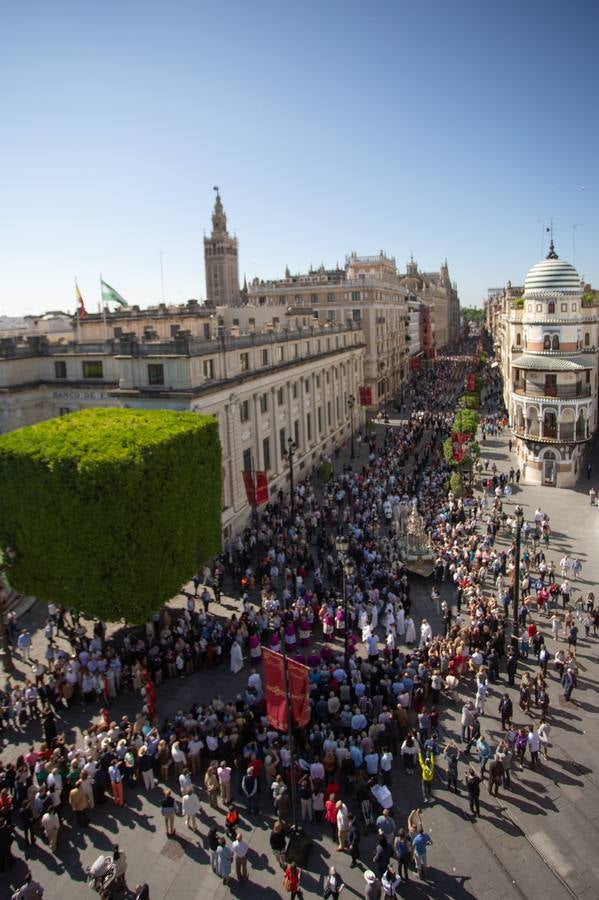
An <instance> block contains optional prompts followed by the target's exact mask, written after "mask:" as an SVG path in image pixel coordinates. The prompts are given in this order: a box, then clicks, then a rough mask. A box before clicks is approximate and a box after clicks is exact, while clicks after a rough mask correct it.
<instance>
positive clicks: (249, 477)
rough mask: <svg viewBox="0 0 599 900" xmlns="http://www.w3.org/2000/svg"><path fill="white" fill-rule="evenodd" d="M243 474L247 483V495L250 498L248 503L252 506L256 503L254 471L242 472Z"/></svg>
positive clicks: (244, 481) (245, 483)
mask: <svg viewBox="0 0 599 900" xmlns="http://www.w3.org/2000/svg"><path fill="white" fill-rule="evenodd" d="M241 474H242V475H243V483H244V485H245V495H246V497H247V498H248V503H249V504H250V506H255V505H256V488H255V486H254V473H253V472H248V471H246V472H242V473H241Z"/></svg>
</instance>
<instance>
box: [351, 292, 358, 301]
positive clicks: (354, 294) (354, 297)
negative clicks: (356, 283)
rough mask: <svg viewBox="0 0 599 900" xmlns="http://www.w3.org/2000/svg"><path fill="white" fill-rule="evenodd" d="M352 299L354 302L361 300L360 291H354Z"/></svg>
mask: <svg viewBox="0 0 599 900" xmlns="http://www.w3.org/2000/svg"><path fill="white" fill-rule="evenodd" d="M351 298H352V300H359V299H360V291H352V292H351Z"/></svg>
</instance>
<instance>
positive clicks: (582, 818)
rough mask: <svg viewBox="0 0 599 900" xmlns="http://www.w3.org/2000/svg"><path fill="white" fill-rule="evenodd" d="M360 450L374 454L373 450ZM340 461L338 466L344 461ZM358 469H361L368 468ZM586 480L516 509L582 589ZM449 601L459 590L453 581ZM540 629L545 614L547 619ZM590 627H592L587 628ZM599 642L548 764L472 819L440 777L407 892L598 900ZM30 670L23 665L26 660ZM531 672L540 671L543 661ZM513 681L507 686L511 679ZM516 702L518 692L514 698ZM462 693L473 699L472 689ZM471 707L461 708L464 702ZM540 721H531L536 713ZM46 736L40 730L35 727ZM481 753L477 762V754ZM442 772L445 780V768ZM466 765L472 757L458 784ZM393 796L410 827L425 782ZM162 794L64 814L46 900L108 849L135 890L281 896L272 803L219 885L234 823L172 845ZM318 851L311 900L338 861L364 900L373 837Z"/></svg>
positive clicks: (453, 713) (494, 449) (196, 693)
mask: <svg viewBox="0 0 599 900" xmlns="http://www.w3.org/2000/svg"><path fill="white" fill-rule="evenodd" d="M362 452H364V451H363V450H362ZM485 453H486V454H487V455H488V456H489V458H490V459H491V460H493V459H495V460H496V461H497V465H498V467H499V469H500V471H501V470H502V469H503V470H507V468H509V465H510V464H511V463H514V464H515V458H513V459H512V460H509V457H508V453H507V437H506V436H504V437H501V438H498V439H495V440H489V441H487V443H486V445H485ZM342 461H343V457H341V458H340V460H338V461H337V463H336V465H339V464H340V463H341V462H342ZM357 462H358V461H357ZM587 490H588V486H587V484H586V482H583V483H582V484H581V486H580V489H579V490H559V491H557V490H555V489H553V488H533V487H526V486H522V487H520V488H519V489H515V491H514V496H513V498H512V504H511V505H512V506H513V505H515V504H516V503H520V504H521V505H522V506H523V508H524V510H525V513H526V514H527V517H531V516H532V514H533V513H534V510H535V508H536V506H537V504H538V505H540V506H541V508H542V509H543V510H544V511H546V512H548V513H549V515H550V516H551V525H552V528H553V534H552V538H551V543H550V548H549V553H548V554H547V559H548V560H549V559H551V558H553V559H554V560H555V562H556V563H557V562H559V559H560V558H561V556H562V555H563V553H564V551H567V552H569V553H572V554H575V555H577V556H578V557H579V558H580V559H581V560H582V561H583V564H584V567H583V572H582V577H581V579H580V588H581V589H582V590H583V591H585V592H586V591H588V590H589V589H593V590H595V592H596V585H597V582H598V580H599V554H598V553H597V546H598V545H597V536H598V535H597V532H598V529H599V509H597V508H591V507H590V506H589V503H588V496H587V493H586V492H587ZM412 593H413V600H414V603H413V607H414V611H415V615H416V623H417V627H418V626H419V624H420V620H421V618H422V617H423V616H426V617H427V618H428V619H429V620H432V621H433V623H434V624H435V625H436V626H437V627H438V625H439V622H438V619H437V618H436V616H435V613H434V610H433V609H432V604H431V602H430V583H429V582H428V581H426V580H423V579H419V578H417V577H415V578H414V579H413V580H412ZM444 593H445V594H446V596H448V597H449V596H450V591H449V587H448V586H445V587H444ZM223 602H224V607H223V608H222V609H221V610H219V612H220V613H221V614H222V615H227V616H229V615H230V614H231V612H232V611H233V610H235V609H237V608H238V603H237V601H236V600H234V599H231V598H224V600H223ZM43 614H44V610H43V609H42V608H40V605H39V604H38V605H37V606H36V607H34V608H32V609H31V610H30V611H29V612H28V613H26V614H25V615H24V616H23V619H22V622H23V624H24V625H26V626H27V627H30V628H31V629H32V631H34V630H36V634H35V640H34V644H35V647H36V648H38V652H39V649H41V648H42V647H43V641H42V640H41V634H40V627H41V626H43ZM537 623H538V619H537ZM540 625H541V628H542V630H543V631H544V633H545V636H546V640H547V642H548V646H549V647H550V649H552V650H553V649H554V645H553V641H552V640H551V637H550V635H549V634H548V629H547V626H546V624H545V620H542V621H541V622H540ZM581 630H582V629H581ZM596 647H597V642H596V641H595V640H594V639H592V638H591V639H590V641H587V640H585V639H584V637H583V638H582V639H581V640H579V651H578V656H579V660H580V669H581V678H580V682H579V688H578V690H577V691H575V693H574V702H573V703H571V704H564V703H561V702H560V691H559V685H558V683H557V680H556V677H555V674H554V673H553V671H552V670H551V669H550V686H549V693H550V698H551V719H550V721H551V725H552V734H551V738H552V743H553V747H552V749H551V750H550V760H549V762H548V763H547V764H545V765H543V767H542V768H541V769H540V770H539V771H537V772H534V771H531V769H530V768H528V767H527V768H525V770H524V771H523V772H521V773H520V772H518V773H516V774H515V777H514V778H513V782H512V783H513V787H512V789H511V791H508V792H501V794H500V797H499V799H498V800H495V798H491V797H490V796H489V795H488V793H487V791H486V788H485V787H484V786H483V791H482V793H481V807H482V808H481V812H482V815H481V817H480V818H479V819H478V820H477V822H476V823H472V821H471V819H470V816H469V815H468V813H467V807H468V804H467V799H466V797H465V793H464V791H462V793H461V795H459V796H456V795H454V794H449V793H448V792H447V791H446V790H445V787H444V784H443V781H442V778H439V777H438V778H436V779H435V787H434V794H435V802H434V803H433V804H432V805H430V806H429V807H427V808H425V810H424V813H423V821H424V825H425V828H426V830H427V831H428V832H429V834H430V835H431V837H432V839H433V841H434V845H433V846H432V847H431V848H430V849H429V864H430V870H429V876H430V882H429V883H428V884H423V883H419V882H418V881H417V880H412V881H411V882H410V885H409V886H408V887H407V888H402V895H403V894H407V895H412V896H415V897H418V896H420V897H433V896H434V897H441V898H449V897H463V898H475V897H476V898H499V897H502V896H514V897H516V896H517V897H520V898H532V900H535V898H541V897H552V898H553V897H556V898H557V897H578V898H585V900H586V898H589V900H590V898H597V896H599V857H598V855H597V852H596V845H597V829H598V826H599V782H598V780H597V776H596V773H595V759H596V751H595V746H596V741H597V738H598V737H599V719H598V717H597V715H596V713H597V711H598V706H597V699H596V697H597V693H596V687H597V678H598V675H599V665H598V663H597V660H596V656H597V654H596ZM19 667H20V669H21V670H22V669H23V667H22V665H20V664H19ZM522 667H524V668H529V669H530V670H531V671H533V672H534V671H535V668H536V667H535V665H534V660H528V663H524V664H522ZM247 674H248V670H247V668H246V669H245V670H244V671H243V672H241V673H240V674H239V675H237V676H233V675H231V674H230V673H229V672H228V671H227V670H226V668H224V667H221V668H220V669H216V670H214V671H213V672H210V673H198V674H196V675H193V676H190V677H189V678H186V679H182V680H180V681H177V682H166V684H165V685H164V686H162V687H161V688H159V691H158V715H159V716H161V715H164V714H168V713H169V712H172V711H173V710H174V709H176V708H180V707H185V706H188V705H189V704H190V703H191V702H192V701H193V700H201V699H207V698H209V697H211V696H213V695H214V694H216V693H220V694H221V695H222V696H224V697H231V696H233V695H235V694H236V693H237V692H238V691H239V690H241V688H242V687H243V686H244V685H245V679H246V677H247ZM502 681H505V679H502ZM505 689H506V688H505V685H504V683H502V684H498V685H494V686H493V690H492V693H491V695H490V697H489V699H488V701H487V713H486V715H485V717H484V720H483V730H484V731H485V733H486V734H487V735H489V736H490V738H491V742H492V744H494V743H495V741H496V739H497V737H498V735H499V723H498V717H497V715H496V709H497V703H498V700H499V695H500V692H503V690H505ZM511 693H512V699H513V700H514V707H515V709H517V702H516V700H517V698H516V693H515V691H512V692H511ZM462 696H467V690H466V689H463V691H462ZM459 706H461V702H460V704H459ZM459 706H458V707H456V708H455V709H451V710H449V711H448V710H447V708H446V706H445V705H444V706H443V707H442V719H441V721H442V729H441V730H442V732H443V733H444V735H448V736H452V735H456V734H457V735H459ZM136 708H137V700H136V698H134V697H132V696H125V697H123V698H119V700H118V702H117V704H116V705H115V707H114V712H115V715H116V713H117V712H118V713H119V714H123V713H128V714H131V713H134V712H135V710H136ZM86 718H87V717H86V714H85V711H84V710H81V709H74V710H72V711H70V712H69V714H68V719H69V721H68V723H65V727H73V728H77V727H81V726H84V725H85V722H86ZM514 718H515V721H516V722H517V723H518V724H526V723H527V721H528V720H527V719H523V718H521V716H520V715H519V714H518V713H516V714H515V717H514ZM533 721H534V718H533ZM38 732H39V728H38ZM32 737H34V738H35V739H39V733H36V726H35V725H33V726H30V728H28V729H27V731H26V733H24V734H23V735H16V736H15V735H14V734H13V733H11V735H10V740H9V741H5V743H7V747H6V751H5V753H4V754H3V758H4V759H10V758H14V756H15V755H16V753H17V752H19V751H21V750H23V749H25V748H26V747H27V741H28V740H29V739H30V738H32ZM475 758H476V757H475ZM439 769H440V770H441V773H442V772H443V769H444V767H443V764H442V762H441V763H440V766H439ZM464 771H465V767H464V763H463V758H462V762H461V763H460V776H463V774H464ZM393 793H394V799H395V801H396V807H395V808H396V821H398V823H399V822H400V823H401V824H404V823H405V815H406V814H407V812H408V811H409V810H410V809H412V808H414V807H415V806H418V805H419V804H420V790H419V782H418V779H417V778H416V776H413V777H410V776H407V775H405V774H404V773H403V772H401V771H400V770H399V768H398V767H396V769H395V771H394V785H393ZM158 798H159V791H158V790H156V791H155V792H152V795H150V796H149V797H147V796H144V795H143V793H142V791H141V790H139V791H128V792H127V793H126V804H127V805H126V806H125V807H124V808H123V809H118V808H114V807H113V805H112V803H111V802H110V801H108V802H107V803H106V804H105V807H104V808H103V809H96V810H95V811H94V812H93V813H92V817H91V819H92V824H91V826H90V827H89V828H87V829H85V830H84V831H81V830H78V829H77V828H76V826H75V825H74V823H73V822H72V821H71V818H70V816H67V824H66V825H65V826H64V828H63V830H62V832H61V838H60V839H59V849H58V853H57V855H56V857H54V856H52V854H50V853H49V852H48V851H47V849H46V847H45V846H44V845H38V850H37V852H36V853H35V854H34V855H33V856H32V858H31V859H30V860H29V864H30V867H31V870H32V872H33V874H34V877H36V878H37V879H39V880H40V881H41V882H42V884H44V886H45V888H46V893H45V897H46V898H47V900H54V898H58V897H60V898H62V900H70V898H75V897H78V896H79V895H80V894H81V891H82V890H83V891H87V890H88V888H86V887H85V883H84V871H85V867H86V866H88V865H90V863H91V862H93V860H94V859H95V858H96V856H97V855H98V854H99V853H100V852H102V851H107V850H108V849H109V847H110V845H111V844H112V843H113V842H114V841H117V842H118V843H119V844H120V846H121V848H123V849H124V850H125V851H126V853H127V856H128V861H129V868H128V875H127V880H128V884H129V885H130V886H133V885H135V884H136V883H138V882H142V881H147V882H148V883H149V885H150V894H151V897H152V900H163V898H164V900H183V898H198V900H200V898H201V900H213V898H214V900H219V898H223V897H228V896H229V895H230V894H232V895H234V896H237V897H240V898H244V897H249V896H251V895H252V894H253V893H254V894H255V891H256V887H258V888H259V889H260V891H261V892H262V893H263V895H264V896H265V897H271V898H275V897H281V896H283V895H284V892H283V889H282V884H281V880H282V879H281V875H280V873H279V871H277V870H275V867H274V866H273V860H272V856H271V853H270V849H269V843H268V837H269V828H270V824H271V823H272V817H271V815H270V813H271V803H270V798H268V797H265V796H262V797H261V810H262V812H261V814H260V816H259V817H256V819H255V820H254V821H251V820H250V819H249V818H248V817H246V816H245V815H243V819H242V830H243V831H244V834H245V837H246V840H248V842H249V844H250V848H251V852H250V882H249V883H248V884H239V883H237V882H236V881H235V880H234V879H233V880H232V882H231V885H230V886H229V888H226V887H225V886H223V885H222V883H221V882H220V880H219V879H217V878H216V876H215V875H214V874H213V873H212V872H211V870H210V867H209V865H208V854H207V850H206V847H205V842H204V836H205V834H206V832H207V829H208V827H209V826H210V825H211V824H218V825H220V824H221V823H222V820H223V816H222V815H221V814H220V813H215V811H214V810H211V809H210V807H209V806H207V805H206V804H203V809H202V815H201V828H200V835H199V836H197V837H196V836H195V835H192V834H191V833H190V832H188V830H187V829H186V828H185V826H184V824H183V820H182V819H181V818H178V820H177V831H178V836H177V837H176V838H175V839H171V840H167V839H166V837H165V834H164V827H163V823H162V820H161V816H160V812H159V809H158V807H157V805H156V804H157V800H158ZM307 830H308V832H309V833H310V834H311V835H312V836H313V837H314V839H315V844H314V848H313V851H312V855H311V857H310V862H309V865H308V867H307V869H306V871H305V872H304V875H303V887H304V893H305V896H306V897H319V896H322V883H323V877H324V874H325V872H326V871H327V868H328V866H330V865H333V864H335V865H337V866H338V868H339V870H340V872H341V874H342V875H343V878H344V879H345V880H346V883H347V890H346V892H345V893H346V894H347V896H348V897H349V896H354V897H362V896H363V888H364V880H363V875H362V871H363V869H364V868H367V867H369V864H370V860H371V858H372V847H373V843H374V838H373V837H372V836H369V837H368V838H365V839H364V840H363V842H362V844H363V846H362V860H363V863H362V867H361V868H360V869H353V870H351V869H350V868H349V865H348V862H349V860H348V857H347V856H346V855H345V854H340V853H337V852H336V850H335V845H334V844H333V843H332V841H331V840H330V838H329V835H328V830H327V832H326V833H325V834H324V836H323V832H322V829H321V828H320V827H315V826H308V827H307ZM15 849H16V853H17V856H18V857H19V862H18V863H17V865H16V866H15V869H14V870H13V871H12V872H11V873H10V875H9V876H6V875H0V886H2V896H7V895H9V893H10V891H7V892H6V893H4V886H6V888H10V889H11V890H12V889H14V887H15V886H16V885H18V884H20V883H22V877H23V873H24V871H25V864H24V862H23V861H22V847H21V846H20V844H17V845H16V846H15Z"/></svg>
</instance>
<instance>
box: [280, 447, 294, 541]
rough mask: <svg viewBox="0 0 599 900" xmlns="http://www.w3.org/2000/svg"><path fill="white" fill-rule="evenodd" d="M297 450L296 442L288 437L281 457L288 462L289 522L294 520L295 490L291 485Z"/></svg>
mask: <svg viewBox="0 0 599 900" xmlns="http://www.w3.org/2000/svg"><path fill="white" fill-rule="evenodd" d="M296 450H297V444H296V443H295V441H294V440H293V438H288V440H287V449H286V450H283V459H284V460H285V461H286V462H288V463H289V487H290V489H291V523H292V524H293V523H294V522H295V490H294V487H293V457H294V456H295V451H296Z"/></svg>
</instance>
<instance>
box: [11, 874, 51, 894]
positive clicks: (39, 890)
mask: <svg viewBox="0 0 599 900" xmlns="http://www.w3.org/2000/svg"><path fill="white" fill-rule="evenodd" d="M43 896H44V889H43V887H42V886H41V884H40V883H39V881H34V879H33V875H32V874H31V872H27V874H26V876H25V882H24V884H22V885H21V887H20V888H17V890H16V891H15V892H14V894H13V895H12V897H11V900H41V898H42V897H43Z"/></svg>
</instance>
